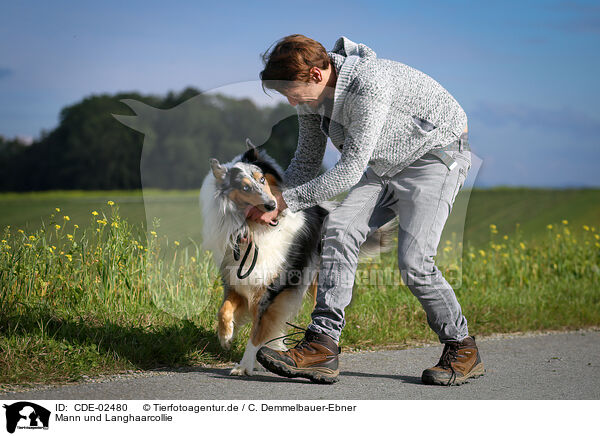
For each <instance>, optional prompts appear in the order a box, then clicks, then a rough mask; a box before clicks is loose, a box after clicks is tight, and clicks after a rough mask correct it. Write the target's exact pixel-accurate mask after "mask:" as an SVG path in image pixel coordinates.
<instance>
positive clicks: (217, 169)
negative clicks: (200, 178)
mask: <svg viewBox="0 0 600 436" xmlns="http://www.w3.org/2000/svg"><path fill="white" fill-rule="evenodd" d="M210 168H211V169H212V173H213V176H215V179H217V182H219V183H223V181H224V180H225V175H226V174H227V168H225V167H224V166H223V165H221V164H220V163H219V161H218V160H217V159H215V158H212V159H211V160H210Z"/></svg>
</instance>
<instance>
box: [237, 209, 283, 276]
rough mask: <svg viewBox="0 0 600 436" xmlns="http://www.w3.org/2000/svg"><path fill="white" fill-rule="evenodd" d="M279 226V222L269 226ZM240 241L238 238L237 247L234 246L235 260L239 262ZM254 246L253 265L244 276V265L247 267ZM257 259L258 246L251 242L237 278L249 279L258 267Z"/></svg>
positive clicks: (238, 270) (271, 223)
mask: <svg viewBox="0 0 600 436" xmlns="http://www.w3.org/2000/svg"><path fill="white" fill-rule="evenodd" d="M278 224H279V221H278V220H274V221H273V222H270V223H269V225H270V226H271V227H276V226H277V225H278ZM240 239H241V237H240V236H238V237H237V240H236V241H235V245H234V246H233V258H234V259H235V260H236V261H237V260H240ZM252 246H254V256H253V257H252V263H251V264H250V268H248V271H246V272H245V273H244V274H242V269H243V268H244V265H246V261H247V260H248V255H249V254H250V250H252ZM256 259H258V245H256V244H255V243H254V241H252V240H251V241H250V242H249V243H248V247H247V248H246V252H245V253H244V257H242V261H241V262H240V266H239V267H238V269H237V272H236V274H237V277H238V279H240V280H241V279H245V278H246V277H248V276H249V275H250V274H251V273H252V271H254V267H255V266H256Z"/></svg>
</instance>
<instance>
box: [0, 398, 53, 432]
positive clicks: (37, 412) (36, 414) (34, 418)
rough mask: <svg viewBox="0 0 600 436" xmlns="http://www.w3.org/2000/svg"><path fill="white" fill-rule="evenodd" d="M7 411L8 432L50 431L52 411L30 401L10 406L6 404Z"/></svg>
mask: <svg viewBox="0 0 600 436" xmlns="http://www.w3.org/2000/svg"><path fill="white" fill-rule="evenodd" d="M3 407H4V408H5V409H6V430H7V431H8V432H9V433H14V432H15V429H16V428H17V427H18V428H19V429H44V430H47V429H48V423H49V421H50V411H49V410H48V409H46V408H44V407H42V406H38V405H37V404H35V403H30V402H28V401H19V402H18V403H13V404H10V405H7V404H4V406H3Z"/></svg>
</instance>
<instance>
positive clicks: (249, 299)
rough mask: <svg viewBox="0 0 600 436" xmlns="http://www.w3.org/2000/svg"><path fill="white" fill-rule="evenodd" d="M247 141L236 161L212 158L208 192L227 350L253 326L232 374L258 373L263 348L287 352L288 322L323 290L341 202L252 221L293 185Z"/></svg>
mask: <svg viewBox="0 0 600 436" xmlns="http://www.w3.org/2000/svg"><path fill="white" fill-rule="evenodd" d="M246 144H247V146H248V150H247V151H246V152H245V153H243V154H241V155H239V156H237V157H236V158H234V159H233V160H232V161H231V162H229V163H226V164H221V163H219V161H218V160H216V159H211V169H212V171H210V172H209V174H208V175H207V176H206V177H205V179H204V181H203V183H202V188H201V191H200V202H201V207H202V214H203V221H204V222H203V231H202V235H203V246H204V248H205V249H208V250H210V251H212V253H213V258H214V260H215V261H216V263H217V265H220V273H221V279H222V282H223V288H224V298H223V304H222V305H221V308H220V309H219V312H218V316H217V318H218V331H217V333H218V337H219V340H220V342H221V345H222V346H223V348H225V349H229V348H230V347H231V342H232V340H233V337H234V334H235V333H236V331H237V330H238V329H239V328H240V327H241V326H243V325H244V324H245V323H247V322H252V328H251V332H250V338H249V339H248V343H247V344H246V349H245V351H244V355H243V357H242V360H241V361H240V363H238V364H236V365H235V367H234V368H233V369H232V370H231V374H232V375H240V376H241V375H251V374H253V372H254V371H255V370H256V369H258V368H256V366H257V365H258V364H257V362H256V352H257V351H258V349H259V348H260V347H261V346H263V345H265V344H266V343H269V344H268V346H270V347H273V348H276V349H285V346H284V344H283V341H282V340H281V338H280V337H281V336H282V335H284V334H285V331H286V322H287V321H290V320H291V319H292V318H293V317H295V316H296V314H297V313H298V311H299V309H300V307H301V305H302V299H303V297H304V295H305V294H306V292H307V290H308V289H309V288H310V287H311V285H312V287H313V290H314V291H315V292H316V289H314V288H315V286H316V281H317V274H318V267H319V258H320V241H321V230H322V227H323V221H324V219H325V218H326V216H327V214H328V213H329V211H330V210H331V209H332V208H335V206H336V205H337V203H335V202H324V203H322V204H319V205H316V206H313V207H310V208H308V209H304V210H301V211H298V212H290V211H289V209H286V210H284V211H283V212H282V213H281V214H280V216H279V217H278V221H277V223H276V224H273V225H264V224H259V223H255V222H254V221H251V220H246V211H247V209H248V207H250V206H256V207H257V208H259V209H260V210H263V211H271V210H274V209H275V208H276V207H277V204H276V200H275V196H274V195H273V192H274V191H275V190H282V189H284V186H285V184H284V180H283V171H282V169H281V167H280V166H279V165H278V164H277V163H276V162H275V161H274V160H273V159H272V158H271V157H270V156H268V155H267V154H266V153H265V152H264V150H262V149H261V150H259V149H257V148H256V147H254V145H252V143H251V142H250V140H246ZM395 231H396V223H395V221H394V222H390V223H388V224H386V225H385V226H383V227H382V228H381V229H379V230H378V231H377V232H376V233H374V234H372V235H371V236H370V237H369V238H368V239H367V241H366V242H365V244H363V246H362V248H361V256H363V257H364V256H365V255H366V256H369V255H372V254H374V253H376V252H381V251H387V250H389V249H390V248H391V247H392V244H393V242H392V240H393V236H394V235H395ZM276 338H279V339H276ZM274 339H275V340H274Z"/></svg>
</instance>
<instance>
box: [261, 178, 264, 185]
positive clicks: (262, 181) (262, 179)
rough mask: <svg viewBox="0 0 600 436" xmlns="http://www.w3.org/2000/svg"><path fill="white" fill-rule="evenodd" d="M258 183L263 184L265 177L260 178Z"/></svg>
mask: <svg viewBox="0 0 600 436" xmlns="http://www.w3.org/2000/svg"><path fill="white" fill-rule="evenodd" d="M260 183H262V184H263V185H264V184H265V178H264V177H261V178H260Z"/></svg>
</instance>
